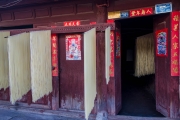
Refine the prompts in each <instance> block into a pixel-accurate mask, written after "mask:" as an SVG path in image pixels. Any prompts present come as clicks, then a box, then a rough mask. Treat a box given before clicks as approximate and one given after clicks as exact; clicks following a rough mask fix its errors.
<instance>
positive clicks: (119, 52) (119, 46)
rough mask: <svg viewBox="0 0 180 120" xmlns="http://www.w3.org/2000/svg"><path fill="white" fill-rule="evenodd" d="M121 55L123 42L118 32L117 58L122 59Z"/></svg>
mask: <svg viewBox="0 0 180 120" xmlns="http://www.w3.org/2000/svg"><path fill="white" fill-rule="evenodd" d="M120 55H121V41H120V34H119V32H116V58H120Z"/></svg>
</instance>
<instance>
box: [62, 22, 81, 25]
mask: <svg viewBox="0 0 180 120" xmlns="http://www.w3.org/2000/svg"><path fill="white" fill-rule="evenodd" d="M80 24H81V22H80V21H69V22H64V26H79V25H80Z"/></svg>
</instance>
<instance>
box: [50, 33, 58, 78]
mask: <svg viewBox="0 0 180 120" xmlns="http://www.w3.org/2000/svg"><path fill="white" fill-rule="evenodd" d="M57 39H58V37H57V35H56V34H52V35H51V51H52V53H51V55H52V58H51V59H52V66H53V67H54V69H53V70H52V76H58V51H57V50H58V49H57V48H58V47H57Z"/></svg>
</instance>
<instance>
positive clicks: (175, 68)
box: [171, 12, 179, 76]
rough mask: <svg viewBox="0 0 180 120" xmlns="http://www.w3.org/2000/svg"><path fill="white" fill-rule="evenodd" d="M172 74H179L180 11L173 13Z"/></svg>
mask: <svg viewBox="0 0 180 120" xmlns="http://www.w3.org/2000/svg"><path fill="white" fill-rule="evenodd" d="M171 76H179V12H172V13H171Z"/></svg>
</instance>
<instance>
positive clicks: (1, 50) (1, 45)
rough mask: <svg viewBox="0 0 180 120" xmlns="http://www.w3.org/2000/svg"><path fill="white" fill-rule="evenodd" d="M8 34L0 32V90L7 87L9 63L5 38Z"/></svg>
mask: <svg viewBox="0 0 180 120" xmlns="http://www.w3.org/2000/svg"><path fill="white" fill-rule="evenodd" d="M9 35H10V32H9V31H7V32H0V90H1V89H4V90H5V89H6V88H8V87H9V68H8V67H9V65H8V64H9V63H8V61H9V60H8V51H7V38H5V37H8V36H9Z"/></svg>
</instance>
